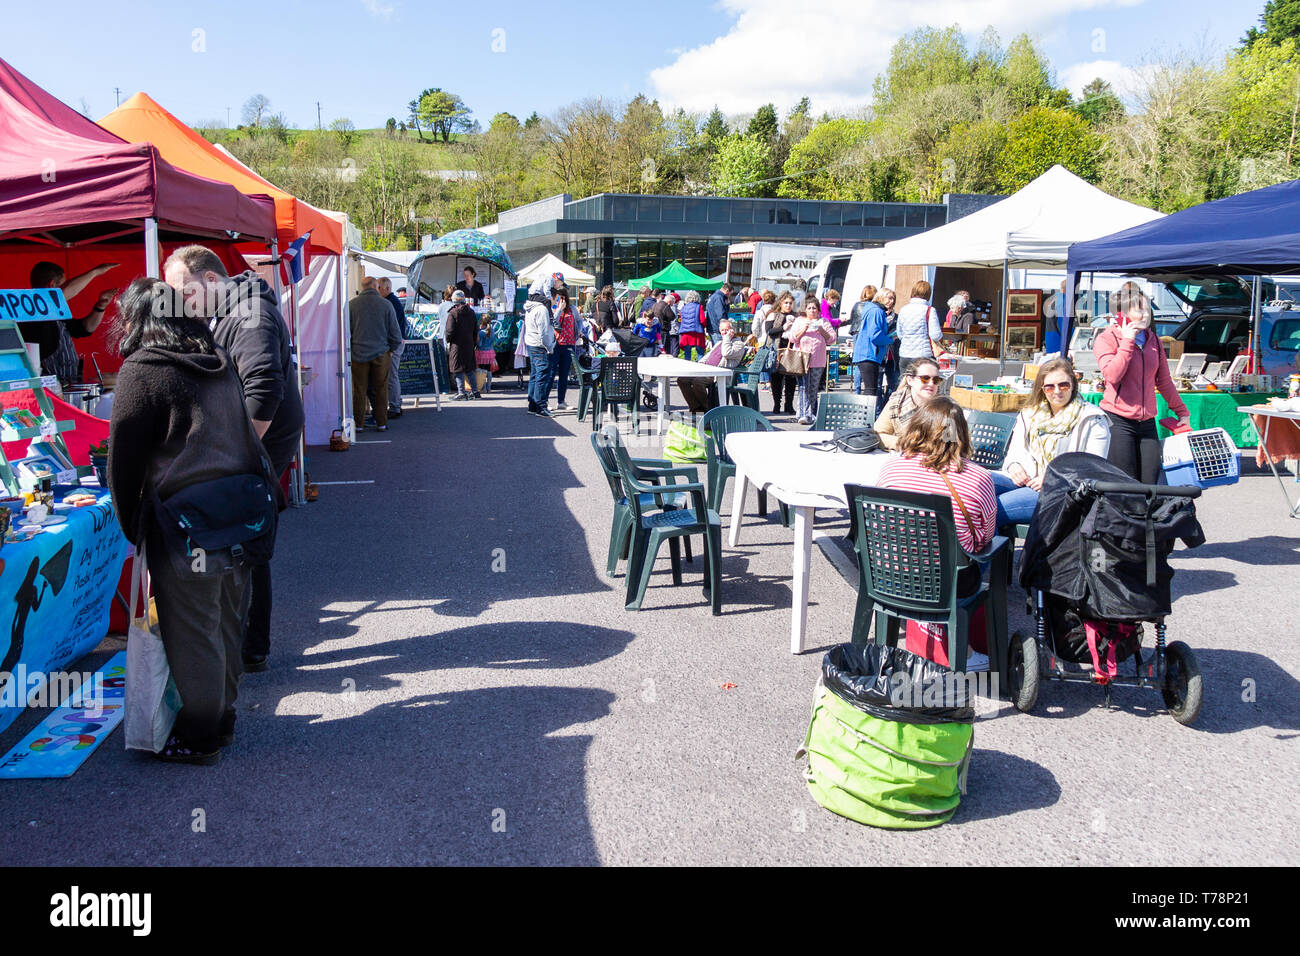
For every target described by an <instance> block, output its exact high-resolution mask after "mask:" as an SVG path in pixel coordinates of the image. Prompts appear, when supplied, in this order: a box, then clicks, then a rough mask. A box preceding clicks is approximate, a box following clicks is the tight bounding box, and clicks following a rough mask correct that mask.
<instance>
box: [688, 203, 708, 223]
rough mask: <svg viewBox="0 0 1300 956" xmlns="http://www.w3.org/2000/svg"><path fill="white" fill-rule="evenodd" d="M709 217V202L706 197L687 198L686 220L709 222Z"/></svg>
mask: <svg viewBox="0 0 1300 956" xmlns="http://www.w3.org/2000/svg"><path fill="white" fill-rule="evenodd" d="M708 217H709V204H708V200H705V199H688V200H686V221H687V222H707V221H708Z"/></svg>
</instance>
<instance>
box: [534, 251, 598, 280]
mask: <svg viewBox="0 0 1300 956" xmlns="http://www.w3.org/2000/svg"><path fill="white" fill-rule="evenodd" d="M556 272H558V273H560V274H561V275H562V276H564V284H565V285H568V286H575V285H595V284H596V277H595V276H594V275H592V274H591V273H590V272H583V271H582V270H581V269H579V268H577V267H576V266H571V265H569V264H568V263H567V262H565V261H564V260H563V259H561V258H560V257H559V256H556V255H552V254H551V253H549V252H548V253H547V254H546V255H544V256H542V257H541V258H540V259H538V260H537V261H536V262H534V263H532V264H531V265H528V266H525V267H524V268H523V269H521V270H520V272H519V276H518V278H519V283H520V285H528V284H529V283H531V282H532V281H533V280H534V279H536V278H537V277H538V276H548V275H553V274H555V273H556Z"/></svg>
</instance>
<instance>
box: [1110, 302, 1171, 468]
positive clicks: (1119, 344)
mask: <svg viewBox="0 0 1300 956" xmlns="http://www.w3.org/2000/svg"><path fill="white" fill-rule="evenodd" d="M1116 299H1117V303H1118V305H1117V308H1116V313H1115V321H1114V322H1113V323H1112V324H1111V325H1109V326H1107V327H1106V328H1105V329H1103V330H1102V331H1101V332H1099V333H1097V338H1096V339H1095V340H1094V341H1093V344H1092V351H1093V354H1094V355H1096V356H1097V365H1098V367H1099V368H1100V369H1101V375H1102V378H1103V379H1104V380H1105V382H1106V389H1105V393H1104V394H1103V395H1102V399H1101V408H1102V411H1104V412H1105V413H1106V417H1107V418H1109V419H1110V452H1109V454H1108V455H1107V458H1108V459H1109V460H1110V463H1111V464H1112V465H1114V466H1115V467H1117V468H1120V469H1122V470H1123V471H1125V472H1126V473H1127V474H1129V475H1131V476H1132V477H1133V478H1134V480H1136V481H1140V482H1142V483H1143V484H1146V485H1153V484H1155V483H1156V481H1157V480H1158V479H1159V477H1160V439H1159V437H1158V436H1157V435H1156V390H1157V389H1158V390H1159V391H1160V394H1161V395H1163V396H1164V398H1165V401H1166V402H1167V403H1168V404H1169V408H1170V410H1171V411H1172V412H1173V413H1174V414H1175V415H1177V416H1178V420H1179V422H1181V423H1182V424H1184V425H1186V424H1187V423H1188V421H1189V420H1190V418H1191V416H1190V414H1189V413H1188V411H1187V406H1186V405H1185V404H1183V400H1182V398H1181V397H1179V395H1178V388H1177V387H1176V386H1175V385H1174V380H1173V376H1171V375H1170V374H1169V365H1168V363H1167V362H1166V360H1165V352H1164V349H1163V347H1162V346H1161V345H1160V339H1159V337H1158V336H1157V335H1156V334H1155V333H1154V332H1152V331H1151V329H1150V326H1151V303H1150V302H1149V301H1148V300H1147V297H1146V295H1145V294H1143V292H1142V290H1141V289H1139V288H1138V286H1137V284H1136V283H1134V282H1126V283H1124V285H1123V287H1121V288H1120V290H1119V292H1118V293H1117V294H1116Z"/></svg>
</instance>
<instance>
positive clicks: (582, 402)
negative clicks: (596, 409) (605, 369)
mask: <svg viewBox="0 0 1300 956" xmlns="http://www.w3.org/2000/svg"><path fill="white" fill-rule="evenodd" d="M599 387H600V373H599V372H593V371H592V370H591V369H585V368H579V369H578V421H583V420H584V419H585V418H586V417H587V411H588V409H590V408H591V407H592V405H593V404H595V397H596V389H597V388H599Z"/></svg>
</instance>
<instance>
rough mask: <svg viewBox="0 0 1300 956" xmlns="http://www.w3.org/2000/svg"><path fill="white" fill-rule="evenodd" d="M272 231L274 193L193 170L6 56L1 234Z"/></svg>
mask: <svg viewBox="0 0 1300 956" xmlns="http://www.w3.org/2000/svg"><path fill="white" fill-rule="evenodd" d="M148 218H152V219H155V220H156V221H157V222H158V226H159V231H160V235H161V236H162V237H164V238H166V237H168V236H188V237H196V238H197V237H200V236H212V237H225V238H236V237H238V238H242V239H247V240H260V241H269V240H270V239H272V238H273V237H274V236H275V211H274V207H273V205H272V203H271V200H270V198H269V197H265V196H262V197H254V196H245V195H243V194H241V193H240V192H239V191H238V190H236V189H235V188H234V187H233V186H231V185H229V184H228V183H224V182H216V181H214V180H211V179H205V178H203V177H200V176H194V175H191V174H190V173H187V172H184V171H183V170H181V169H178V168H177V167H175V166H173V165H172V164H171V163H169V162H167V161H166V160H165V159H163V158H162V156H161V155H160V154H159V152H158V150H157V149H156V148H155V147H153V146H152V145H150V144H149V143H127V142H125V141H124V140H122V139H120V138H119V137H117V136H115V135H114V134H113V133H110V132H109V131H108V130H105V129H102V128H100V127H99V126H96V125H95V124H94V123H93V122H91V121H90V120H88V119H86V118H85V117H84V116H82V115H81V114H79V113H77V112H76V111H75V110H73V109H71V108H70V107H68V106H66V105H65V104H63V103H61V102H59V101H58V100H57V99H55V98H54V97H52V96H50V94H48V93H46V92H45V91H44V90H42V89H41V88H40V87H39V86H37V85H36V84H34V83H32V82H31V80H29V79H27V78H26V77H25V76H23V75H22V74H21V73H19V72H18V71H16V70H14V69H13V68H12V67H11V66H9V64H8V63H6V62H4V61H3V60H0V240H4V241H13V240H22V241H27V242H38V243H47V244H51V245H61V244H82V243H86V242H95V241H101V240H103V239H106V238H112V237H119V236H124V235H129V234H132V233H139V232H140V231H141V230H142V229H143V222H144V220H145V219H148Z"/></svg>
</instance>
